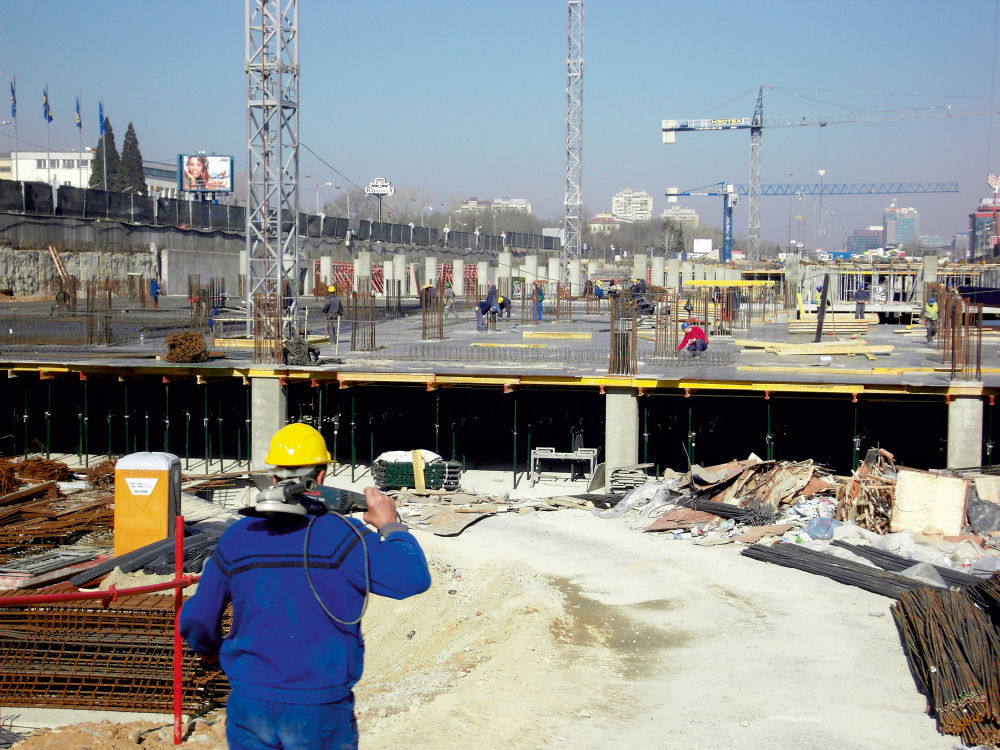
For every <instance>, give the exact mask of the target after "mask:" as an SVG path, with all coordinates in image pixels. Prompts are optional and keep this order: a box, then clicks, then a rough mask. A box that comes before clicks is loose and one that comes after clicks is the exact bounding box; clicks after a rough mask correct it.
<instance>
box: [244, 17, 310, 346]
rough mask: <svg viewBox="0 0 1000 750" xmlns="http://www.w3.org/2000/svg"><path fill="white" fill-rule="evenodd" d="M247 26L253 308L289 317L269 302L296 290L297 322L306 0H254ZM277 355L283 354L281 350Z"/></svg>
mask: <svg viewBox="0 0 1000 750" xmlns="http://www.w3.org/2000/svg"><path fill="white" fill-rule="evenodd" d="M246 25H247V44H246V73H247V227H246V232H247V268H246V278H247V286H246V293H247V309H248V311H250V313H251V317H252V319H254V320H257V321H260V320H262V319H264V318H267V319H273V320H281V315H280V314H279V315H277V316H271V315H270V312H267V313H265V312H263V311H261V310H260V309H259V308H260V306H261V301H262V300H268V301H269V304H270V303H271V301H273V303H277V302H278V301H280V300H283V299H284V298H285V297H286V296H287V295H289V293H290V296H291V307H290V308H289V309H288V310H287V311H286V312H285V316H290V317H291V319H292V320H295V318H296V297H297V295H298V278H299V235H298V231H296V222H297V219H298V214H299V194H298V184H299V44H298V38H299V7H298V0H247V2H246ZM286 284H287V285H288V286H287V287H286ZM255 306H256V307H255ZM258 335H265V336H268V337H273V338H274V339H275V340H276V341H278V342H280V340H281V339H282V337H283V332H282V331H280V330H278V331H268V332H255V337H256V336H258ZM276 351H279V352H280V347H277V348H276ZM278 356H279V357H280V354H279V355H278ZM255 357H256V354H255Z"/></svg>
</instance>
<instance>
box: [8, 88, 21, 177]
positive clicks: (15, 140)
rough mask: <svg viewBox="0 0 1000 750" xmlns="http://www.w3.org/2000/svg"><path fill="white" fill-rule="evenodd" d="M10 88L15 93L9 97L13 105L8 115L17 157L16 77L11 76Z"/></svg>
mask: <svg viewBox="0 0 1000 750" xmlns="http://www.w3.org/2000/svg"><path fill="white" fill-rule="evenodd" d="M10 86H11V88H12V89H13V90H14V92H15V93H14V94H12V95H11V99H12V100H13V101H12V102H11V103H12V105H13V106H12V107H11V109H12V110H13V111H12V112H11V113H10V119H12V120H13V121H14V153H15V154H18V156H20V154H19V153H18V148H17V98H16V97H17V93H16V92H17V76H11V84H10ZM17 181H18V180H17V157H15V158H14V182H17Z"/></svg>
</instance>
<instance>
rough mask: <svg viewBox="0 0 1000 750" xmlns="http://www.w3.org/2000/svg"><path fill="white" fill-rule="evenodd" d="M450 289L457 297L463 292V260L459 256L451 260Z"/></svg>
mask: <svg viewBox="0 0 1000 750" xmlns="http://www.w3.org/2000/svg"><path fill="white" fill-rule="evenodd" d="M451 289H452V291H453V292H455V294H456V295H457V296H459V297H461V296H462V295H463V294H465V261H464V260H462V259H461V258H455V259H454V260H453V261H452V262H451Z"/></svg>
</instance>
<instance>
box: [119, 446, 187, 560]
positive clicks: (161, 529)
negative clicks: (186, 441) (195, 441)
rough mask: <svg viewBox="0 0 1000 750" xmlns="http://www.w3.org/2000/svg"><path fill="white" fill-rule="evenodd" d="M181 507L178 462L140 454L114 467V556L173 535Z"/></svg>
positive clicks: (163, 455) (163, 456)
mask: <svg viewBox="0 0 1000 750" xmlns="http://www.w3.org/2000/svg"><path fill="white" fill-rule="evenodd" d="M180 507H181V460H180V459H179V458H178V457H177V456H175V455H174V454H173V453H160V452H148V453H147V452H143V453H130V454H129V455H127V456H122V457H121V458H120V459H118V463H116V464H115V555H116V556H117V555H124V554H125V553H127V552H131V551H132V550H135V549H138V548H139V547H144V546H146V545H147V544H152V543H153V542H158V541H160V540H161V539H166V538H167V537H171V536H173V535H174V519H175V518H176V517H177V514H178V513H179V512H180Z"/></svg>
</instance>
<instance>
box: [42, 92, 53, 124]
mask: <svg viewBox="0 0 1000 750" xmlns="http://www.w3.org/2000/svg"><path fill="white" fill-rule="evenodd" d="M42 119H43V120H45V122H52V108H51V107H50V106H49V87H48V86H46V87H45V88H44V89H42Z"/></svg>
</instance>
